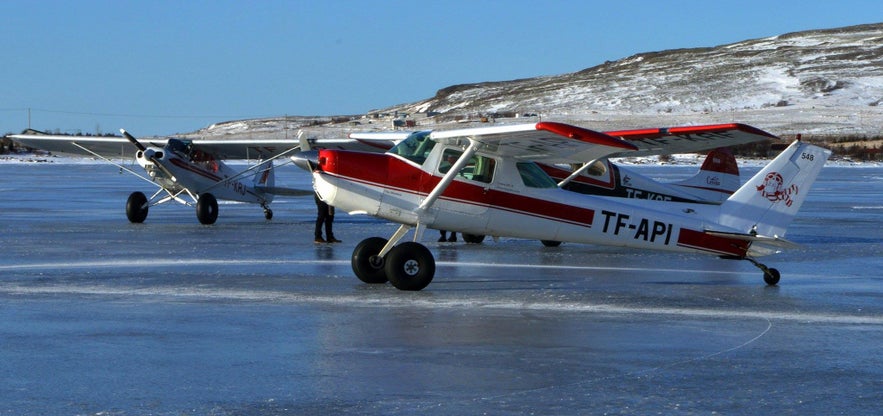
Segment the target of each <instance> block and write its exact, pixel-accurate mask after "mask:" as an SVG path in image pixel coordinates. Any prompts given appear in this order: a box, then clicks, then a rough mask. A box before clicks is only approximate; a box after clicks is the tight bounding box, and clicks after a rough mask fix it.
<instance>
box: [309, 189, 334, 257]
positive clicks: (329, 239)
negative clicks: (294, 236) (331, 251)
mask: <svg viewBox="0 0 883 416" xmlns="http://www.w3.org/2000/svg"><path fill="white" fill-rule="evenodd" d="M313 197H314V198H315V199H316V211H317V215H316V231H315V233H314V234H315V240H314V241H315V242H316V244H319V243H339V242H341V241H340V240H338V239H337V238H335V237H334V231H332V226H333V224H334V207H332V206H331V205H328V204H326V203H325V202H324V201H322V200H321V199H319V194H317V193H314V194H313ZM323 225H324V227H325V238H322V227H323Z"/></svg>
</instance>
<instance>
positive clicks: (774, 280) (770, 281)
mask: <svg viewBox="0 0 883 416" xmlns="http://www.w3.org/2000/svg"><path fill="white" fill-rule="evenodd" d="M721 258H724V259H727V260H747V261H749V262H751V264H753V265H754V266H755V267H757V268H758V269H760V270H761V271H763V281H764V282H766V284H767V285H769V286H775V285H777V284H778V283H779V278H780V277H781V275H780V274H779V270H778V269H774V268H772V267H767V266H766V265H765V264H763V263H761V262H759V261H757V260H755V259H752V258H751V257H739V256H721Z"/></svg>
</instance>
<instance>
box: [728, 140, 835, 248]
mask: <svg viewBox="0 0 883 416" xmlns="http://www.w3.org/2000/svg"><path fill="white" fill-rule="evenodd" d="M830 155H831V151H830V150H827V149H823V148H821V147H818V146H814V145H811V144H809V143H804V142H801V141H795V142H794V143H792V144H791V145H790V146H788V147H787V148H786V149H785V150H784V151H783V152H782V153H780V154H779V156H777V157H776V158H775V159H773V161H772V162H770V163H769V164H768V165H767V166H766V167H764V168H763V169H761V170H760V172H758V173H757V174H756V175H754V177H752V178H751V179H749V180H748V182H746V183H745V185H743V186H742V187H741V188H739V189H738V190H737V191H736V192H735V193H734V194H733V195H732V196H730V197H729V198H728V199H727V200H726V201H724V203H723V204H722V205H721V224H722V225H724V226H728V227H732V228H735V229H737V230H740V231H742V232H745V233H746V234H750V235H756V236H758V237H775V238H779V237H783V236H784V235H785V230H786V228H787V227H788V225H789V224H790V223H791V220H793V219H794V215H795V214H797V211H798V210H799V209H800V206H801V205H802V204H803V201H805V200H806V196H807V194H808V193H809V188H810V186H811V185H812V184H813V182H815V180H816V178H817V177H818V176H819V173H820V172H821V170H822V166H823V165H824V164H825V161H827V160H828V157H829V156H830Z"/></svg>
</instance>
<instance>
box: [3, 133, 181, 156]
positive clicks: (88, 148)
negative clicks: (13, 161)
mask: <svg viewBox="0 0 883 416" xmlns="http://www.w3.org/2000/svg"><path fill="white" fill-rule="evenodd" d="M8 137H9V138H10V139H12V140H15V141H16V142H18V143H20V144H22V145H24V146H26V147H30V148H33V149H40V150H46V151H49V152H53V153H65V154H71V155H79V156H95V155H96V154H97V155H100V156H104V157H108V158H113V157H121V156H128V157H133V156H134V155H135V152H136V151H137V149H136V148H135V146H133V145H132V143H130V142H129V141H128V140H127V139H126V138H125V137H118V136H106V137H105V136H61V135H50V134H13V135H10V136H8ZM166 141H167V139H165V138H154V139H150V140H146V141H145V142H146V143H147V144H150V145H152V146H156V147H163V146H165V145H166Z"/></svg>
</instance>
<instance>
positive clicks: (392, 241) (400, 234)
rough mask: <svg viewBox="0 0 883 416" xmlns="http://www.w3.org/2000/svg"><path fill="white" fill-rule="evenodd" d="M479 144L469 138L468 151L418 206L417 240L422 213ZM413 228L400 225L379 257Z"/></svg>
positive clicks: (421, 228) (461, 167) (449, 182)
mask: <svg viewBox="0 0 883 416" xmlns="http://www.w3.org/2000/svg"><path fill="white" fill-rule="evenodd" d="M479 144H480V143H479V142H477V141H475V140H472V139H469V147H467V148H466V151H465V152H463V154H462V155H460V158H459V159H457V161H456V162H454V165H453V166H451V169H450V170H448V172H447V173H445V176H444V177H442V179H441V181H439V183H438V185H436V186H435V188H433V189H432V191H431V192H430V193H429V195H427V196H426V199H424V200H423V202H422V203H420V206H419V207H417V209H416V211H417V214H418V220H417V228H416V230H415V231H414V233H415V235H414V237H415V241H416V239H417V237H419V234H422V232H423V229H424V226H423V225H422V224H421V221H420V219H419V218H420V214H421V213H423V212H426V210H428V209H429V207H431V206H432V204H434V203H435V201H436V200H437V199H438V197H439V196H441V194H442V193H443V192H444V191H445V189H447V188H448V185H450V184H451V182H452V181H453V180H454V178H455V177H456V176H457V173H458V172H460V169H463V167H464V166H466V163H468V162H469V159H470V158H471V157H472V156H473V155H474V154H475V151H476V150H478V146H479ZM411 228H414V226H411V225H406V224H402V225H400V226H399V228H398V229H397V230H396V232H395V233H393V235H392V237H390V239H389V240H388V241H387V242H386V245H384V246H383V248H382V249H380V253H378V254H377V257H380V258H382V257H383V256H385V255H386V253H389V251H390V250H392V248H393V247H395V245H396V244H398V243H399V241H400V240H401V239H402V238H403V237H404V236H405V235H406V234H407V233H408V231H410V230H411Z"/></svg>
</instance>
